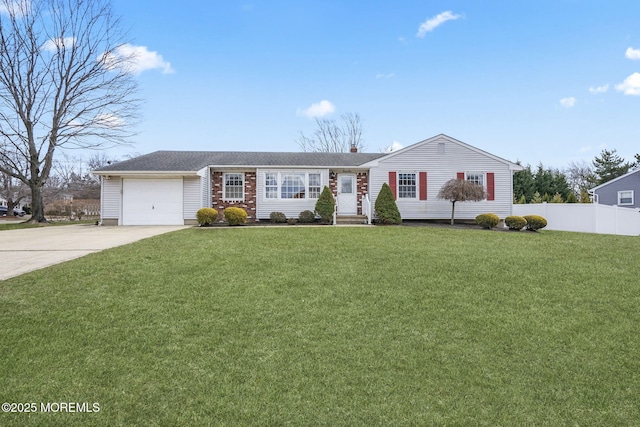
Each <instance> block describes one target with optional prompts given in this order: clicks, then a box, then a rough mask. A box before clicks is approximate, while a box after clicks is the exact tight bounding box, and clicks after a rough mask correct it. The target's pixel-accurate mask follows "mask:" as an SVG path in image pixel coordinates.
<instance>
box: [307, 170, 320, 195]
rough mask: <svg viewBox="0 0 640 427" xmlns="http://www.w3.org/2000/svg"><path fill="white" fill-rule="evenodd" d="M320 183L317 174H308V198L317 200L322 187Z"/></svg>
mask: <svg viewBox="0 0 640 427" xmlns="http://www.w3.org/2000/svg"><path fill="white" fill-rule="evenodd" d="M321 184H322V181H321V179H320V174H319V173H310V174H309V198H310V199H317V198H318V197H320V190H321V187H322V185H321Z"/></svg>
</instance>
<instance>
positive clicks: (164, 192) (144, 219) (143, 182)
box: [122, 178, 184, 225]
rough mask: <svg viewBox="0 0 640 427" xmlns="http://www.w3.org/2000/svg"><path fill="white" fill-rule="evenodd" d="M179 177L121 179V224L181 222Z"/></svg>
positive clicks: (174, 223)
mask: <svg viewBox="0 0 640 427" xmlns="http://www.w3.org/2000/svg"><path fill="white" fill-rule="evenodd" d="M182 188H183V185H182V178H178V179H124V180H123V184H122V223H123V224H124V225H182V224H183V223H184V220H183V215H182V206H183V203H182V199H183V196H182V191H183V190H182Z"/></svg>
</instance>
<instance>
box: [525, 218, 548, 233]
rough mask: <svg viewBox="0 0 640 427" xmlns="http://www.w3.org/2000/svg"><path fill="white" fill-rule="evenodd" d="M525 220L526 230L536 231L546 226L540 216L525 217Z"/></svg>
mask: <svg viewBox="0 0 640 427" xmlns="http://www.w3.org/2000/svg"><path fill="white" fill-rule="evenodd" d="M524 219H526V220H527V230H532V231H537V230H540V229H541V228H545V227H546V226H547V220H546V219H544V218H543V217H541V216H540V215H525V216H524Z"/></svg>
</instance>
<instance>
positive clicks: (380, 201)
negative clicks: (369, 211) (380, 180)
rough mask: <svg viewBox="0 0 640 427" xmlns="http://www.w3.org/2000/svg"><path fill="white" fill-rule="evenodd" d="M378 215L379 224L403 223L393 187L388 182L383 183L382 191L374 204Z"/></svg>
mask: <svg viewBox="0 0 640 427" xmlns="http://www.w3.org/2000/svg"><path fill="white" fill-rule="evenodd" d="M374 209H375V212H376V217H378V221H377V223H378V224H385V225H386V224H400V223H402V217H401V216H400V211H399V210H398V205H396V201H395V199H394V197H393V192H392V191H391V187H389V184H387V183H386V182H385V183H384V184H382V188H381V189H380V193H378V197H377V198H376V203H375V205H374Z"/></svg>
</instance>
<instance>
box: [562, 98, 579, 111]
mask: <svg viewBox="0 0 640 427" xmlns="http://www.w3.org/2000/svg"><path fill="white" fill-rule="evenodd" d="M560 105H561V106H563V107H564V108H571V107H573V106H574V105H576V99H575V98H574V97H573V96H570V97H568V98H562V99H561V100H560Z"/></svg>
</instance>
